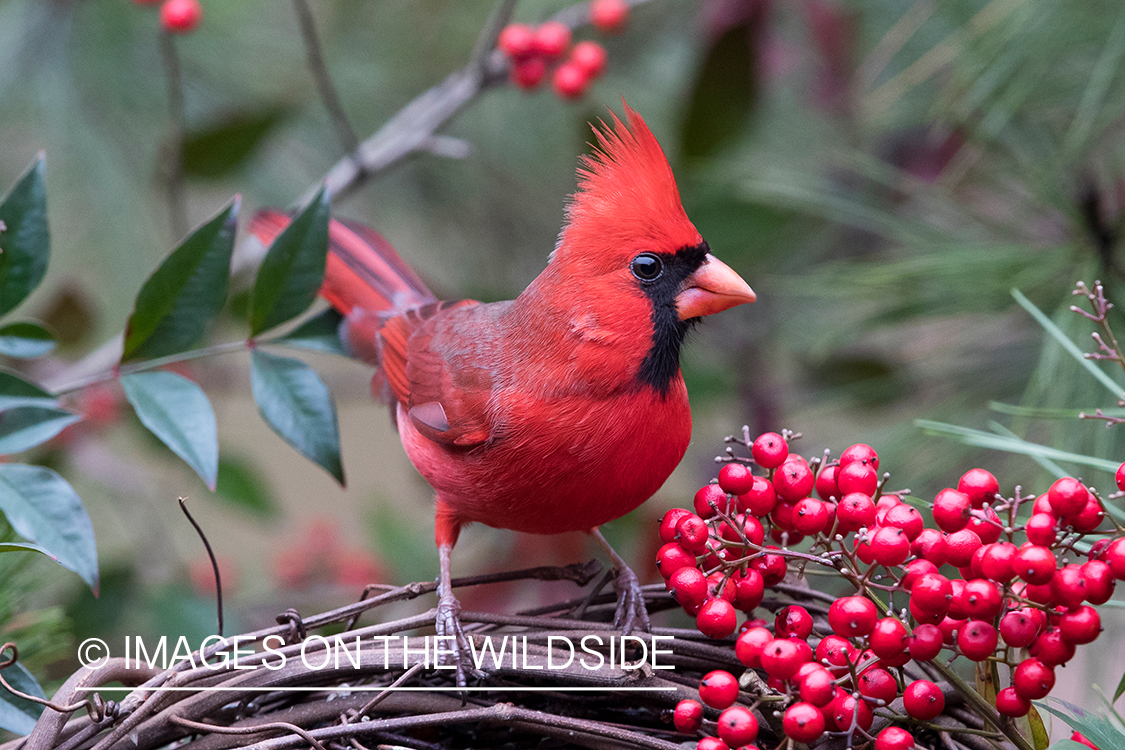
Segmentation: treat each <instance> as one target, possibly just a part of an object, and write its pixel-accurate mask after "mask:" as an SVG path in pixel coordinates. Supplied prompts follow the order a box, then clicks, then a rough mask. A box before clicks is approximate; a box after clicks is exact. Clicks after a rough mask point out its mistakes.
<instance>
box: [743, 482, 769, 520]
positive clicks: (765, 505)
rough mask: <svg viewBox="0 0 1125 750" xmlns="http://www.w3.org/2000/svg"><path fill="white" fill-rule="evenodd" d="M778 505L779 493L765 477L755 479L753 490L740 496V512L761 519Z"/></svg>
mask: <svg viewBox="0 0 1125 750" xmlns="http://www.w3.org/2000/svg"><path fill="white" fill-rule="evenodd" d="M775 505H777V492H776V491H775V490H774V488H773V484H771V483H770V481H769V480H768V479H766V478H765V477H754V486H753V488H752V489H751V490H750V491H749V492H747V493H745V494H743V495H739V496H738V510H739V512H741V513H749V514H751V515H753V516H758V517H759V518H761V517H762V516H764V515H767V514H768V513H769V512H770V511H772V510H773V509H774V506H775Z"/></svg>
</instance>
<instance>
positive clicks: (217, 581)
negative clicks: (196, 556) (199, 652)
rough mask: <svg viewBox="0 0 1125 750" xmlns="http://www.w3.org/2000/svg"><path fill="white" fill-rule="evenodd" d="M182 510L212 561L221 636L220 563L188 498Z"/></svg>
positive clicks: (185, 499)
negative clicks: (190, 506) (192, 512)
mask: <svg viewBox="0 0 1125 750" xmlns="http://www.w3.org/2000/svg"><path fill="white" fill-rule="evenodd" d="M179 501H180V510H182V511H183V512H184V515H185V516H187V520H188V521H190V522H191V525H192V526H194V527H195V533H196V534H199V538H200V539H201V540H203V547H204V548H205V549H206V550H207V557H209V558H210V559H211V570H212V571H213V572H214V573H215V607H216V609H217V610H218V617H219V633H218V634H219V635H222V634H223V577H222V576H221V575H219V561H218V560H216V559H215V551H214V550H213V549H211V542H209V541H207V535H206V534H204V533H203V529H202V528H201V527H200V526H199V524H198V523H196V520H195V518H193V517H192V515H191V512H190V511H188V509H187V498H186V497H181V498H180V499H179Z"/></svg>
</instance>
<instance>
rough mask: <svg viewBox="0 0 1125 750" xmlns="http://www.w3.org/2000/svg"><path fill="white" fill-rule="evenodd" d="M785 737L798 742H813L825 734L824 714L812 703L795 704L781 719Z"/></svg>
mask: <svg viewBox="0 0 1125 750" xmlns="http://www.w3.org/2000/svg"><path fill="white" fill-rule="evenodd" d="M781 729H782V731H784V732H785V735H786V736H787V737H789V738H790V739H792V740H796V741H797V742H812V741H813V740H815V739H816V738H817V737H819V736H820V735H822V734H824V714H822V713H821V712H820V709H819V708H817V707H816V706H814V705H813V704H811V703H805V702H804V701H802V702H800V703H794V704H793V705H792V706H790V707H789V708H787V709H786V710H785V715H784V716H783V717H782V719H781Z"/></svg>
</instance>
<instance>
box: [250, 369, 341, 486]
mask: <svg viewBox="0 0 1125 750" xmlns="http://www.w3.org/2000/svg"><path fill="white" fill-rule="evenodd" d="M250 387H251V389H252V390H253V393H254V401H255V402H256V403H257V404H258V412H259V413H260V414H261V415H262V419H264V420H265V421H266V424H268V425H269V426H270V427H271V428H272V429H273V431H274V432H276V433H277V434H278V435H280V436H281V438H282V439H283V440H285V442H287V443H289V444H290V445H291V446H293V447H294V448H296V449H297V451H298V452H299V453H301V455H303V456H305V457H306V458H308V459H309V460H310V461H312V462H314V463H316V464H319V465H320V466H322V467H324V469H325V470H326V471H327V472H328V473H329V474H331V475H332V476H334V477H335V478H336V481H338V482H339V483H340V484H344V467H343V465H342V464H341V462H340V429H339V427H338V426H337V424H336V405H335V403H334V402H333V401H332V394H331V393H329V392H328V387H327V386H326V385H324V382H323V381H322V380H321V379H320V376H319V375H317V374H316V372H315V371H314V370H313V369H312V368H311V367H309V366H308V365H306V364H305V363H304V362H302V361H301V360H299V359H292V358H290V357H278V356H276V355H274V354H268V353H266V352H263V351H262V350H261V349H255V350H254V351H253V356H252V359H251V368H250Z"/></svg>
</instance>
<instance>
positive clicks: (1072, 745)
mask: <svg viewBox="0 0 1125 750" xmlns="http://www.w3.org/2000/svg"><path fill="white" fill-rule="evenodd" d="M1047 750H1090V748H1089V747H1087V746H1086V745H1083V744H1082V743H1080V742H1075V741H1074V740H1059V741H1058V742H1056V743H1055V744H1053V745H1051V746H1050V747H1049V748H1047Z"/></svg>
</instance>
